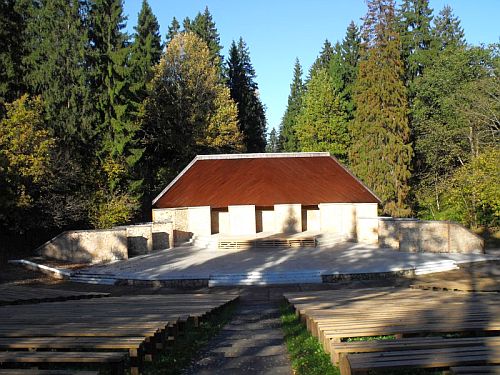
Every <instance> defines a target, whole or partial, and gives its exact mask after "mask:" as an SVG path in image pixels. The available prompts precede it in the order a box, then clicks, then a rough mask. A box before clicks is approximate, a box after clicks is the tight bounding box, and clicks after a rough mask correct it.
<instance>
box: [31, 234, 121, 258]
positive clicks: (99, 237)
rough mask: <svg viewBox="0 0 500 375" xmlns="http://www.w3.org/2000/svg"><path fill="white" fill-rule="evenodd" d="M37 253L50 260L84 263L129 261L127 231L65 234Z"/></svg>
mask: <svg viewBox="0 0 500 375" xmlns="http://www.w3.org/2000/svg"><path fill="white" fill-rule="evenodd" d="M37 252H38V253H39V254H40V255H42V256H44V257H48V258H54V259H59V260H67V261H71V262H83V263H91V262H92V263H95V262H109V261H112V260H121V259H127V258H128V250H127V229H125V228H118V229H107V230H81V231H67V232H63V233H61V234H60V235H58V236H57V237H55V238H53V239H52V240H50V241H48V242H46V243H45V244H43V245H42V246H40V247H39V248H38V249H37Z"/></svg>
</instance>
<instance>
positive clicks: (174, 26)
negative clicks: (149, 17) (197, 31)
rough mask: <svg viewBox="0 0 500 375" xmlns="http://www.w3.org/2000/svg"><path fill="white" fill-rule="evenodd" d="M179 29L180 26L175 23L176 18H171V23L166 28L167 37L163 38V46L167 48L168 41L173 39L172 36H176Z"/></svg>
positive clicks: (177, 22)
mask: <svg viewBox="0 0 500 375" xmlns="http://www.w3.org/2000/svg"><path fill="white" fill-rule="evenodd" d="M180 29H181V25H180V24H179V21H177V18H175V17H174V18H172V22H171V23H170V25H169V26H168V31H167V35H166V37H165V46H168V43H170V41H171V40H172V39H174V36H176V35H177V33H178V32H179V31H180Z"/></svg>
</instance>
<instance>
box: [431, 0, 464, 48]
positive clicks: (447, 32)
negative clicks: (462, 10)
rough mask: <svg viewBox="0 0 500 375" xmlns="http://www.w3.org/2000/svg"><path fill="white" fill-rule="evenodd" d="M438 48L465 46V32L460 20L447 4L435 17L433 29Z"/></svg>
mask: <svg viewBox="0 0 500 375" xmlns="http://www.w3.org/2000/svg"><path fill="white" fill-rule="evenodd" d="M432 31H433V34H434V37H435V39H436V42H437V43H438V48H441V49H444V48H446V47H449V46H456V47H459V46H464V45H465V34H464V30H463V29H462V27H461V26H460V20H459V19H458V17H456V16H455V15H454V14H453V9H451V7H450V6H449V5H445V6H444V8H443V9H442V10H441V11H440V12H439V15H438V16H437V17H436V18H435V19H434V29H433V30H432Z"/></svg>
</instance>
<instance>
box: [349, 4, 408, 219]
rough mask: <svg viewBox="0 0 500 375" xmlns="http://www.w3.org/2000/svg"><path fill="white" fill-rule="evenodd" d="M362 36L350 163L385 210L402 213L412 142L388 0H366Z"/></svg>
mask: <svg viewBox="0 0 500 375" xmlns="http://www.w3.org/2000/svg"><path fill="white" fill-rule="evenodd" d="M362 36H363V47H364V48H363V57H362V60H361V62H360V65H359V72H358V78H357V82H356V87H355V97H354V99H355V102H356V108H357V109H356V114H355V118H354V121H353V123H352V125H351V135H352V141H353V143H352V146H351V148H350V153H349V158H350V163H351V166H352V169H353V171H354V173H355V174H356V175H357V176H359V177H360V178H361V179H362V180H363V181H364V182H365V183H366V184H367V185H368V186H369V187H371V188H373V189H374V191H375V192H376V193H377V194H378V195H379V197H380V198H381V199H382V202H383V211H384V212H385V213H387V214H391V215H393V216H406V215H408V214H409V213H410V210H409V209H408V207H407V205H406V198H407V194H408V191H409V187H408V183H407V181H408V179H409V178H410V168H409V166H410V161H411V157H412V148H411V145H410V144H409V136H410V129H409V126H408V118H407V115H408V104H407V98H406V88H405V86H404V83H403V73H404V70H403V62H402V61H401V54H400V41H399V34H398V31H397V25H396V22H395V14H394V2H393V1H392V0H370V1H368V13H367V15H366V16H365V18H364V24H363V28H362Z"/></svg>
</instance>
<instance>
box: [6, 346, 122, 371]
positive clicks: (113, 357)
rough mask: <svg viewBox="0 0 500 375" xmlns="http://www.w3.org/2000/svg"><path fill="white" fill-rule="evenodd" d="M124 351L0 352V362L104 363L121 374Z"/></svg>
mask: <svg viewBox="0 0 500 375" xmlns="http://www.w3.org/2000/svg"><path fill="white" fill-rule="evenodd" d="M126 357H127V356H126V354H125V353H120V352H28V351H22V352H20V351H11V352H0V364H2V365H5V364H21V363H36V364H82V363H85V364H88V363H92V364H106V365H108V366H110V368H111V371H112V373H114V374H123V372H124V368H123V364H124V361H125V359H126Z"/></svg>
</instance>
